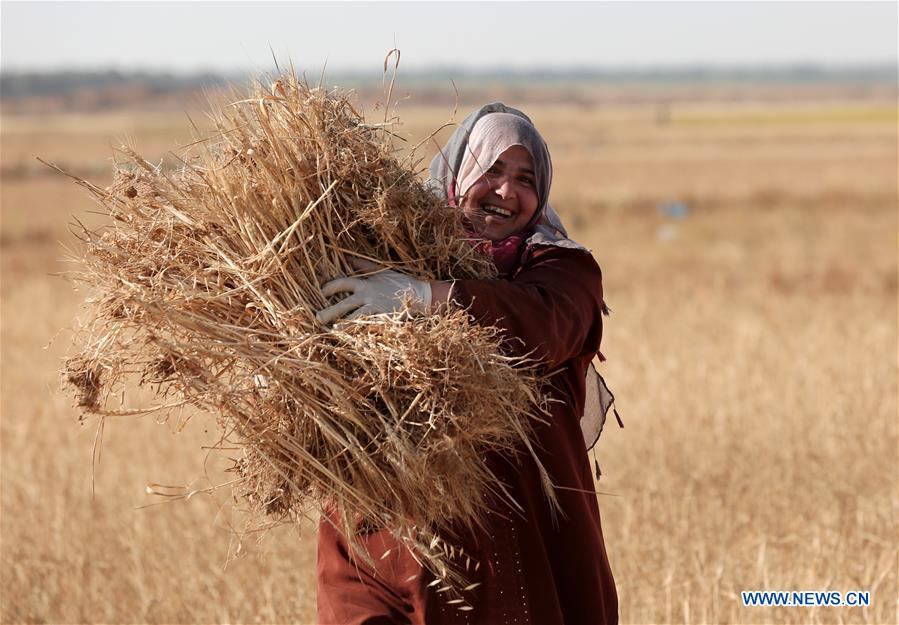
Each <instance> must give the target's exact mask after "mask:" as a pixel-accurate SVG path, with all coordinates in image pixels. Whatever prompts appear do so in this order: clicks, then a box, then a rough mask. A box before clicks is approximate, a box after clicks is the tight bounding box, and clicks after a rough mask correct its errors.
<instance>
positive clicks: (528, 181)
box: [518, 176, 535, 187]
mask: <svg viewBox="0 0 899 625" xmlns="http://www.w3.org/2000/svg"><path fill="white" fill-rule="evenodd" d="M518 181H519V182H522V183H524V184H526V185H528V186H529V187H533V186H534V184H535V182H534V179H533V178H531V177H530V176H519V178H518Z"/></svg>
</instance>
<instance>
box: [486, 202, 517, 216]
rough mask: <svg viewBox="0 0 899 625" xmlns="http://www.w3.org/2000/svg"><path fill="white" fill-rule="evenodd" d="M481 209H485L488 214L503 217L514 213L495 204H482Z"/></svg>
mask: <svg viewBox="0 0 899 625" xmlns="http://www.w3.org/2000/svg"><path fill="white" fill-rule="evenodd" d="M481 210H483V211H484V212H485V213H487V214H488V215H495V216H497V217H502V218H506V217H511V216H512V213H511V212H510V211H507V210H506V209H505V208H502V207H500V206H496V205H494V204H482V205H481Z"/></svg>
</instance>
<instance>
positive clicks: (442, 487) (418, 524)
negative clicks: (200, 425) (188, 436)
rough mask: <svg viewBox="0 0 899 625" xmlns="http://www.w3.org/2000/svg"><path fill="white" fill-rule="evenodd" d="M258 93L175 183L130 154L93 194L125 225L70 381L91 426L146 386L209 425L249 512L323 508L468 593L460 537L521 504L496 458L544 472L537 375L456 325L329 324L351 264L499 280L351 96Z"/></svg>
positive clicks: (92, 238) (97, 279)
mask: <svg viewBox="0 0 899 625" xmlns="http://www.w3.org/2000/svg"><path fill="white" fill-rule="evenodd" d="M254 89H255V91H254V92H253V93H252V94H251V96H250V97H247V96H244V97H243V98H242V99H240V100H237V101H235V102H233V103H232V104H230V105H227V106H224V107H222V108H219V109H217V110H216V111H215V112H214V120H215V122H216V128H217V131H216V132H215V133H214V135H213V136H212V137H211V138H206V139H204V140H202V141H198V142H197V144H196V145H195V146H193V153H190V154H185V155H184V158H183V167H181V168H180V170H178V171H176V172H164V171H162V170H161V169H160V168H158V167H154V166H153V165H151V164H150V163H148V162H147V161H145V160H144V159H143V158H141V157H140V156H139V155H138V154H137V153H136V152H134V151H133V150H130V149H128V148H124V149H123V154H124V156H125V158H124V161H123V162H122V163H120V164H119V166H118V171H117V173H116V177H115V180H114V183H113V184H112V185H111V186H110V187H108V188H106V189H100V188H98V187H96V186H94V185H92V184H90V183H88V182H86V181H83V180H81V181H80V182H81V183H82V184H83V185H85V186H86V187H88V188H89V189H90V190H91V191H92V192H93V193H94V195H95V196H96V197H97V198H98V200H99V202H100V203H101V205H102V206H103V207H104V208H105V209H106V210H107V211H108V214H109V216H110V217H111V218H112V219H111V224H110V225H109V226H107V227H105V228H103V229H101V230H88V229H84V231H83V237H82V238H83V240H84V243H85V244H84V245H83V246H82V250H83V253H80V254H79V258H78V260H79V261H80V263H81V270H80V271H79V272H78V274H77V276H76V277H77V279H79V280H80V281H82V282H84V283H86V284H87V285H88V286H90V287H92V292H93V294H94V295H93V297H92V298H91V299H89V300H87V308H88V311H89V313H90V315H91V316H90V319H91V321H90V323H88V324H87V325H86V326H85V328H84V332H83V334H81V335H80V336H81V338H82V341H81V343H80V347H79V353H78V354H77V355H75V356H73V357H72V358H71V359H70V360H69V361H68V362H67V368H66V380H67V381H68V383H69V384H70V385H71V386H73V387H75V388H76V390H77V391H78V395H79V405H80V406H81V408H82V410H83V411H84V412H85V413H94V414H100V415H101V416H103V415H109V414H114V413H116V411H117V409H116V408H112V407H110V398H117V397H119V395H120V392H121V390H122V388H123V387H124V385H125V382H126V380H127V379H128V378H132V376H135V375H137V376H139V379H140V383H141V384H144V385H149V386H150V387H151V388H153V389H154V390H155V392H156V396H157V397H158V398H160V399H161V401H162V404H161V405H162V406H165V407H169V408H171V407H172V406H173V405H179V404H190V405H192V406H196V407H199V408H201V409H203V410H206V411H209V412H212V413H214V414H216V415H217V418H218V422H219V424H220V426H221V428H222V432H223V437H222V445H228V446H232V447H233V446H234V445H237V446H239V448H240V449H241V455H240V457H239V458H238V459H237V461H236V466H235V467H234V470H235V471H236V472H237V475H238V478H239V479H238V480H237V488H238V489H239V490H240V491H241V493H242V494H243V495H244V496H245V497H246V498H247V500H248V501H249V502H250V503H251V504H252V507H253V508H254V509H256V510H258V511H262V512H265V513H268V514H271V515H275V517H276V518H277V519H280V520H291V519H295V518H296V517H298V516H300V515H304V514H305V513H306V512H307V510H308V509H309V508H308V506H309V505H310V503H311V504H314V505H318V506H322V505H324V506H327V507H328V509H329V510H331V509H333V510H336V511H337V513H336V515H335V514H332V515H330V516H329V517H328V518H335V519H338V520H337V522H338V523H339V525H340V529H341V530H342V531H343V532H344V533H345V534H346V535H347V536H349V537H350V541H351V542H352V539H353V536H354V533H355V532H354V529H355V528H356V526H357V525H358V523H359V521H360V519H363V520H364V521H365V522H366V523H369V524H371V523H373V524H375V525H376V526H379V527H388V528H391V529H392V530H393V531H394V532H395V533H396V535H397V537H398V538H399V539H400V540H401V541H402V542H403V543H405V544H406V545H407V546H408V547H409V548H410V550H411V552H412V553H413V555H415V556H416V557H417V558H419V559H420V560H421V561H422V563H423V564H424V565H425V566H427V568H429V569H430V570H431V571H432V572H433V573H434V574H435V575H437V576H438V577H440V578H441V579H447V580H453V579H455V580H457V581H460V580H461V578H460V577H458V573H457V572H456V568H458V567H455V566H454V565H453V563H452V562H451V557H450V555H449V552H450V551H453V550H452V549H447V548H446V544H447V543H446V538H448V537H450V536H452V532H453V528H465V527H471V526H472V525H474V524H477V523H478V521H479V519H480V518H482V515H483V514H484V512H485V511H486V507H487V506H489V505H491V504H490V503H489V502H491V501H496V498H494V497H491V494H495V495H498V496H499V497H501V498H502V497H505V498H506V499H508V496H507V495H506V494H505V493H504V492H503V488H502V484H500V483H498V482H497V480H496V479H495V478H494V477H493V476H492V474H491V473H490V470H489V469H488V466H487V463H486V461H485V454H486V453H487V452H488V451H490V450H506V451H511V450H515V449H528V450H531V454H533V450H532V448H531V445H530V443H529V441H528V437H529V432H530V423H531V421H530V420H531V419H533V418H535V417H536V418H539V414H540V411H541V410H542V409H543V408H544V405H543V402H544V400H543V399H542V396H541V394H540V392H539V382H540V380H539V376H538V374H537V372H536V371H535V370H534V369H533V368H529V367H528V366H527V363H525V362H522V361H521V359H515V358H510V357H508V356H505V355H503V351H502V344H501V341H502V337H501V336H500V335H499V333H498V331H497V330H496V329H495V328H488V327H480V326H477V325H475V324H473V323H472V322H471V320H470V319H469V317H468V315H467V314H466V313H465V312H464V311H456V312H453V311H448V312H446V313H443V314H434V315H427V316H418V317H415V316H410V315H408V314H392V315H374V316H368V317H363V318H360V319H359V320H357V321H349V322H345V323H340V324H337V325H336V326H335V327H328V326H324V325H322V324H320V323H318V322H317V321H316V318H315V311H317V310H320V309H322V308H324V307H326V306H327V305H328V304H329V303H333V301H332V302H329V301H327V300H326V299H325V298H324V297H323V296H322V294H321V290H320V287H321V285H322V284H324V283H325V282H327V281H328V280H330V279H333V278H334V277H336V276H340V275H349V274H352V273H354V272H353V270H352V268H351V265H350V263H349V259H350V258H351V257H353V256H355V257H360V258H364V259H368V260H369V261H374V262H378V263H380V264H382V265H384V266H389V267H391V268H394V269H397V270H400V271H403V272H405V273H407V274H410V275H413V276H416V277H418V278H420V279H429V280H433V279H442V280H447V279H453V278H463V277H475V278H489V277H491V276H494V275H495V270H494V269H493V267H492V265H491V264H490V262H489V260H487V259H486V258H484V257H482V256H479V255H478V254H477V253H475V252H474V250H473V247H472V246H471V245H470V244H469V243H468V242H466V241H465V240H464V235H463V233H462V231H461V230H460V226H459V223H458V219H457V215H456V212H455V210H454V209H453V208H451V207H449V206H447V205H446V204H445V202H443V201H442V200H440V199H439V198H437V197H435V196H434V195H433V194H432V193H431V192H429V191H428V190H427V189H426V188H425V186H424V185H423V183H422V182H421V181H420V180H419V178H418V177H417V176H416V174H415V172H414V171H413V169H412V167H411V165H410V164H409V163H410V162H411V161H410V160H400V159H399V158H398V156H397V152H396V150H395V148H394V147H393V146H392V143H391V140H390V133H389V132H388V130H387V129H386V128H385V127H384V125H383V124H374V125H368V124H366V123H365V121H364V119H363V118H362V117H361V116H360V115H359V114H358V113H357V112H356V111H355V109H354V108H353V106H352V105H351V103H350V102H349V100H348V99H347V96H346V95H345V94H341V93H338V92H326V91H325V90H323V89H321V88H316V87H310V86H309V85H307V84H306V83H305V82H304V81H301V80H298V79H297V78H296V76H295V75H293V74H288V75H284V76H282V77H280V78H279V79H278V80H276V81H273V83H272V86H271V87H270V88H263V86H262V85H261V84H257V86H256V87H255V88H254ZM132 379H134V378H132ZM158 407H159V406H151V407H147V408H148V409H158ZM118 410H119V411H121V407H120V408H119V409H118ZM546 484H547V492H548V494H549V495H550V496H551V488H550V487H549V481H548V478H547V479H546ZM362 555H363V557H365V554H362Z"/></svg>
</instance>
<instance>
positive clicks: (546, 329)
mask: <svg viewBox="0 0 899 625" xmlns="http://www.w3.org/2000/svg"><path fill="white" fill-rule="evenodd" d="M450 299H451V301H453V302H454V303H455V304H456V305H457V306H460V307H462V308H465V309H467V310H468V311H469V313H470V314H471V315H472V317H473V318H474V319H475V321H476V322H477V323H479V324H481V325H492V326H496V327H498V328H500V329H501V330H502V331H503V333H504V335H505V346H506V348H507V350H508V353H510V354H512V355H515V356H528V357H529V358H532V359H535V360H537V361H539V362H541V363H542V364H544V365H545V366H547V367H548V368H549V369H550V370H551V369H554V368H556V367H558V366H560V365H562V364H563V363H565V362H566V361H567V360H569V359H571V358H574V357H576V356H579V355H583V354H587V353H590V354H594V353H596V352H598V351H599V344H600V340H601V338H602V312H603V310H605V305H604V304H603V297H602V273H601V272H600V269H599V265H597V264H596V261H595V260H594V259H593V256H591V255H590V254H589V253H587V252H584V251H580V250H570V249H564V248H558V247H540V248H537V249H536V250H534V251H533V252H532V253H531V255H530V257H529V258H528V260H527V261H526V262H525V264H524V265H523V266H522V267H521V269H519V270H518V272H517V273H516V274H515V275H514V276H513V277H512V279H510V280H457V281H456V282H454V283H453V287H452V290H451V292H450Z"/></svg>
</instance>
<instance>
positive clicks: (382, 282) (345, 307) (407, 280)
mask: <svg viewBox="0 0 899 625" xmlns="http://www.w3.org/2000/svg"><path fill="white" fill-rule="evenodd" d="M350 264H352V265H353V267H355V268H356V269H358V270H360V271H375V272H377V273H373V274H371V275H368V276H365V277H359V278H337V279H336V280H332V281H331V282H328V283H327V284H325V285H324V286H323V287H322V295H323V296H324V297H331V296H332V295H334V294H335V293H345V292H348V293H351V295H350V296H349V297H347V298H345V299H342V300H340V301H339V302H337V303H336V304H334V305H333V306H329V307H328V308H325V309H324V310H320V311H319V312H318V313H316V315H315V318H316V319H317V320H318V321H319V323H331V322H332V321H334V320H335V319H338V318H340V317H343V316H344V315H346V314H347V313H350V312H351V311H354V312H351V314H350V315H347V317H346V318H347V319H356V318H358V317H361V316H362V315H374V314H378V313H391V312H400V311H402V310H406V302H408V307H409V308H410V309H411V310H414V311H418V312H426V311H427V310H428V309H429V308H430V306H431V283H430V282H423V281H422V280H416V279H415V278H412V277H410V276H407V275H406V274H403V273H400V272H398V271H391V270H389V269H384V268H383V267H379V266H378V265H375V264H374V263H370V262H368V261H365V260H361V259H352V260H350Z"/></svg>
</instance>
